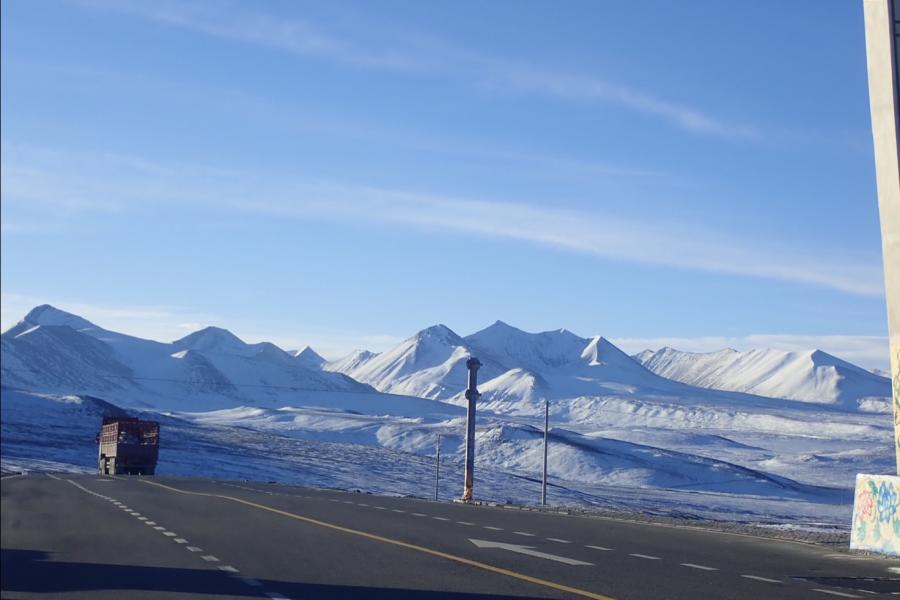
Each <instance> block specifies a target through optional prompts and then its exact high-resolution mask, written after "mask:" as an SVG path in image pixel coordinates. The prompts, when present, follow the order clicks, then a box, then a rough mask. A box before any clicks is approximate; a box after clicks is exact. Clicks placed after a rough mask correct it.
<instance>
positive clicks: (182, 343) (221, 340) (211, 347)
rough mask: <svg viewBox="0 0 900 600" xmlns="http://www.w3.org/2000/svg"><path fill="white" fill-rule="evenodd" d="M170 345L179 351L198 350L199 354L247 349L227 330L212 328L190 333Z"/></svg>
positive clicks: (245, 345)
mask: <svg viewBox="0 0 900 600" xmlns="http://www.w3.org/2000/svg"><path fill="white" fill-rule="evenodd" d="M172 345H173V346H174V347H176V348H178V349H180V350H199V351H201V352H203V351H218V352H229V351H243V350H245V349H246V347H247V344H245V343H244V342H243V341H242V340H241V339H240V338H239V337H237V336H236V335H234V334H233V333H231V332H230V331H228V330H227V329H222V328H221V327H212V326H210V327H205V328H203V329H201V330H200V331H195V332H194V333H190V334H188V335H186V336H184V337H183V338H181V339H180V340H176V341H174V342H172Z"/></svg>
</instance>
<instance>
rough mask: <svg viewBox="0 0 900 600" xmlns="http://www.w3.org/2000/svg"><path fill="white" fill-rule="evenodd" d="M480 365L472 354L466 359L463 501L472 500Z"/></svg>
mask: <svg viewBox="0 0 900 600" xmlns="http://www.w3.org/2000/svg"><path fill="white" fill-rule="evenodd" d="M480 366H481V361H479V360H478V359H477V358H475V357H474V356H473V357H472V358H470V359H469V360H467V361H466V367H467V368H468V369H469V385H468V387H467V388H466V400H468V409H467V411H466V475H465V481H464V484H463V485H464V487H463V496H462V501H463V502H471V501H472V487H473V486H474V480H475V403H476V402H477V401H478V398H479V397H480V396H481V394H479V393H478V367H480Z"/></svg>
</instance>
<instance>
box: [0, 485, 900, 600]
mask: <svg viewBox="0 0 900 600" xmlns="http://www.w3.org/2000/svg"><path fill="white" fill-rule="evenodd" d="M0 520H2V569H0V578H2V584H0V587H2V596H3V598H10V599H17V598H37V597H41V598H44V597H54V598H91V599H93V598H116V599H118V598H153V599H159V598H194V597H201V598H210V599H213V598H215V599H219V598H238V599H246V598H294V599H297V600H300V599H309V598H365V599H367V600H369V599H372V598H375V599H381V598H385V599H386V598H390V599H392V600H395V599H399V600H403V599H407V598H424V599H426V600H438V599H441V600H444V599H446V600H480V599H484V600H487V599H488V598H496V597H498V596H500V597H512V598H593V599H595V600H597V599H604V598H616V599H622V600H627V599H679V598H691V599H694V598H736V599H752V600H759V599H761V598H766V599H768V598H774V599H777V598H810V599H813V600H815V599H816V598H818V599H819V600H826V599H827V598H829V597H831V598H870V597H874V596H875V595H876V594H879V595H881V594H884V595H888V594H892V593H897V595H898V596H900V572H898V567H900V563H898V561H890V560H887V559H880V558H863V557H857V556H851V555H847V554H844V553H835V552H833V551H831V550H829V549H827V548H821V547H817V546H812V545H806V544H798V543H790V542H780V541H774V540H767V539H760V538H756V537H750V536H743V535H735V534H726V533H720V532H711V531H703V530H698V529H688V528H676V527H669V526H661V525H652V524H639V523H629V522H621V521H613V520H606V519H598V518H588V517H575V516H565V515H556V514H544V513H534V512H523V511H518V510H510V509H505V508H501V507H483V506H465V505H459V504H448V503H435V502H428V501H424V500H414V499H407V498H387V497H380V496H371V495H366V494H358V493H357V494H355V493H346V492H337V491H331V490H315V489H307V488H298V487H287V486H280V485H263V484H236V483H231V482H220V481H210V480H202V479H186V478H167V477H153V478H136V477H116V478H112V477H98V476H90V475H68V474H48V475H28V476H21V477H12V478H4V479H3V482H2V506H0Z"/></svg>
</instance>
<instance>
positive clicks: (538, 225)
mask: <svg viewBox="0 0 900 600" xmlns="http://www.w3.org/2000/svg"><path fill="white" fill-rule="evenodd" d="M48 157H49V159H48ZM29 158H31V159H35V156H33V155H30V154H29V152H27V151H24V152H19V151H5V152H4V153H3V166H2V182H0V183H2V193H3V198H2V199H3V202H4V203H5V204H6V212H7V213H9V211H10V209H13V210H15V209H20V210H22V211H32V212H33V211H35V210H41V209H42V207H43V210H44V211H45V212H46V213H47V214H55V213H56V212H58V211H59V210H60V208H64V209H65V210H67V211H78V210H84V211H111V212H120V211H139V210H154V209H155V208H156V207H159V206H161V205H164V206H167V207H176V208H178V207H183V206H189V205H193V206H197V205H202V206H204V207H207V208H208V209H209V210H210V211H211V214H216V213H220V212H222V211H226V212H227V211H232V212H233V211H238V212H242V213H255V214H264V215H270V216H277V217H288V218H297V219H318V220H333V221H362V222H367V223H382V224H385V225H395V226H403V227H414V228H416V229H418V230H420V231H436V232H441V233H445V234H446V233H455V234H460V235H471V236H480V237H485V238H491V239H507V240H513V241H520V242H526V243H531V244H540V245H544V246H547V247H551V248H556V249H560V250H566V251H571V252H577V253H580V254H587V255H592V256H597V257H603V258H609V259H615V260H620V261H628V262H636V263H643V264H648V265H660V266H666V267H672V268H679V269H690V270H699V271H708V272H714V273H727V274H731V275H737V276H750V277H759V278H765V279H774V280H782V281H788V282H793V283H800V284H808V285H814V286H818V287H822V288H830V289H834V290H839V291H842V292H847V293H851V294H857V295H863V296H880V295H881V294H882V293H883V282H882V272H881V266H880V264H879V261H877V260H874V261H872V262H863V261H860V260H856V261H853V260H848V259H846V258H844V257H842V256H841V255H840V254H839V253H836V251H835V250H833V249H825V248H813V247H800V246H796V245H790V244H785V243H777V242H773V241H766V240H762V239H752V238H745V237H742V236H740V235H736V234H733V233H730V232H723V231H719V230H711V229H708V228H704V227H702V226H700V225H696V224H689V223H681V222H674V221H655V222H653V221H649V220H646V219H644V220H640V221H638V220H632V219H627V218H620V217H616V216H614V215H611V214H609V213H608V212H604V213H595V212H590V211H584V210H568V209H562V208H554V207H544V206H537V205H533V204H527V203H521V202H513V201H494V200H483V199H473V198H462V197H454V196H447V195H438V194H427V193H421V192H411V191H406V190H398V189H385V188H380V187H371V186H365V185H350V184H344V183H334V182H322V181H312V180H308V179H303V178H291V177H284V176H280V175H278V174H263V173H254V174H248V173H241V172H238V171H234V170H228V171H226V170H222V169H214V168H206V167H190V166H185V165H178V166H175V165H164V164H163V165H158V164H152V163H149V162H147V161H142V160H141V159H136V158H130V159H127V160H125V159H121V158H116V159H112V158H110V157H108V156H99V157H90V156H89V155H86V154H84V153H80V154H78V156H77V158H76V157H75V156H74V155H73V156H72V157H71V158H69V157H68V155H67V154H66V153H65V152H57V153H55V154H54V153H45V154H44V156H43V160H45V161H46V160H49V162H43V163H40V164H33V163H32V162H29ZM37 160H41V155H40V154H38V155H37ZM110 161H114V162H115V166H116V168H112V167H113V165H111V164H110ZM126 165H131V167H130V168H126ZM157 172H165V173H166V176H165V177H159V176H157V175H156V173H157ZM35 173H40V174H41V176H39V177H37V176H35V175H34V174H35ZM111 174H114V175H111Z"/></svg>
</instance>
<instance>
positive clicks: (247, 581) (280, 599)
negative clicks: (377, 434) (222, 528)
mask: <svg viewBox="0 0 900 600" xmlns="http://www.w3.org/2000/svg"><path fill="white" fill-rule="evenodd" d="M50 476H51V477H53V478H54V479H57V480H59V481H67V482H68V483H71V484H72V485H74V486H75V487H77V488H79V489H80V490H82V491H84V492H87V493H88V494H91V495H92V496H96V497H97V498H102V499H104V500H107V501H109V502H111V503H112V504H113V505H114V506H116V507H117V508H120V509H122V512H125V513H128V514H130V515H131V516H133V517H135V518H136V519H138V520H139V521H142V522H143V523H145V524H146V525H149V526H150V527H153V529H154V530H155V531H159V532H160V533H162V534H163V535H164V536H166V537H168V538H172V541H173V542H175V543H176V544H188V543H189V542H188V541H187V540H186V539H185V538H180V537H175V536H177V535H178V534H177V533H175V532H174V531H168V530H167V529H166V528H165V527H163V526H162V525H157V524H156V521H150V520H148V519H147V517H145V516H143V515H142V514H141V513H139V512H137V511H136V510H133V509H131V508H129V507H128V506H126V505H125V504H123V503H121V502H119V501H118V500H116V499H115V498H110V497H108V496H103V495H102V494H98V493H97V492H93V491H91V490H89V489H87V488H86V487H84V486H82V485H80V484H78V483H76V482H75V481H72V480H71V479H65V480H63V479H62V478H60V477H55V476H53V475H50ZM233 487H240V486H233ZM266 493H267V494H271V492H266ZM335 501H336V500H335ZM344 503H345V504H353V502H350V501H344ZM382 510H384V508H382ZM394 512H405V511H402V510H396V509H395V510H394ZM184 547H185V549H187V550H188V552H197V553H199V552H203V548H200V547H199V546H184ZM200 558H202V559H203V560H205V561H206V562H220V560H219V559H218V557H216V556H213V555H212V554H205V555H202V556H201V557H200ZM216 568H217V569H218V570H220V571H222V572H224V573H227V574H229V575H232V576H235V579H237V580H239V581H241V582H242V583H243V584H244V585H247V586H250V587H256V588H261V587H263V584H262V583H261V582H260V581H259V580H257V579H253V578H252V577H240V576H237V575H238V574H239V573H240V571H239V570H238V569H236V568H235V567H232V566H231V565H216ZM260 591H261V592H262V593H263V594H264V595H265V596H267V597H268V598H274V599H277V600H289V599H288V598H287V597H286V596H284V595H283V594H281V593H279V592H274V591H266V590H260Z"/></svg>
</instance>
